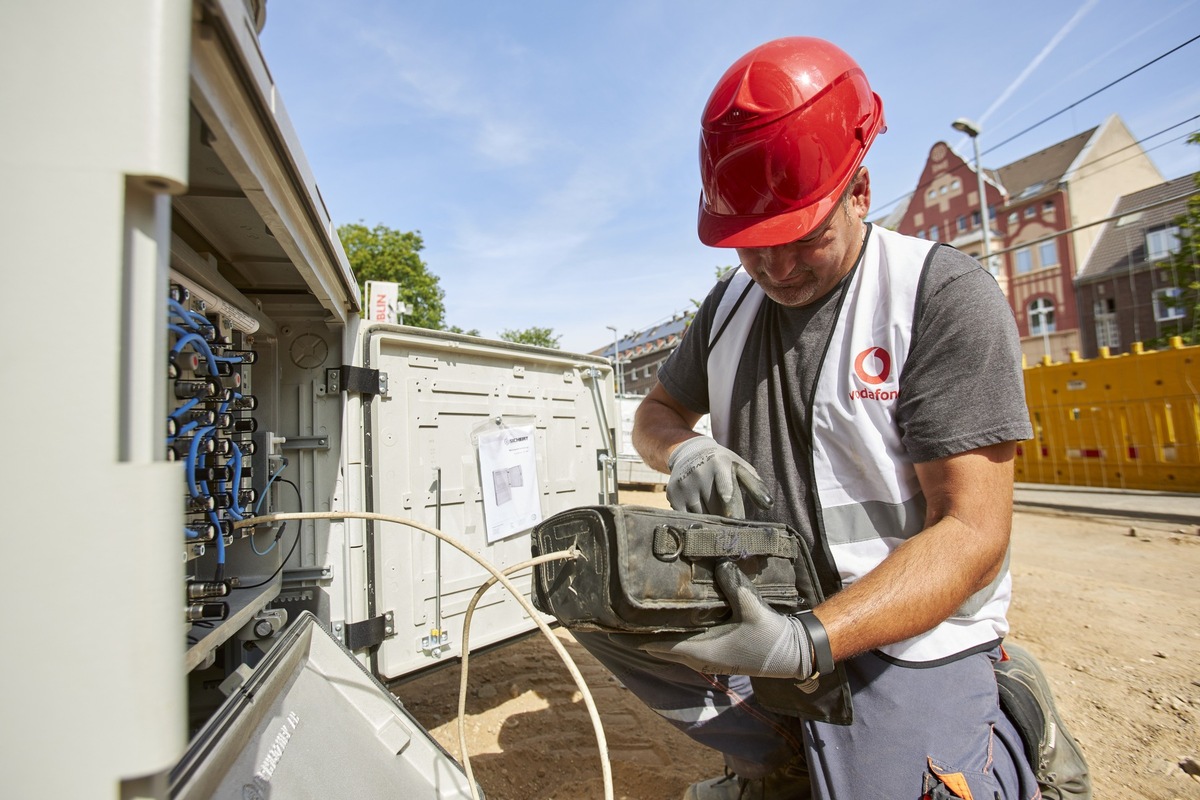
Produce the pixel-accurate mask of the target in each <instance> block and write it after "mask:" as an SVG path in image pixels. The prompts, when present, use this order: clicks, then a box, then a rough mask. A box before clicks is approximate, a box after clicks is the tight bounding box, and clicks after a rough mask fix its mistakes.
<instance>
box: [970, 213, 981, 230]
mask: <svg viewBox="0 0 1200 800" xmlns="http://www.w3.org/2000/svg"><path fill="white" fill-rule="evenodd" d="M971 227H972V228H978V227H979V212H978V211H972V212H971Z"/></svg>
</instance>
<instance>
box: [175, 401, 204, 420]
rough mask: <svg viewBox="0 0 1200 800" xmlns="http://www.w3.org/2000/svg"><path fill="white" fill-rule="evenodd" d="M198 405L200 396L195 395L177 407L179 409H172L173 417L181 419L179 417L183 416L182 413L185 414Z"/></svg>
mask: <svg viewBox="0 0 1200 800" xmlns="http://www.w3.org/2000/svg"><path fill="white" fill-rule="evenodd" d="M198 405H200V398H199V397H193V398H192V399H191V400H188V401H187V402H186V403H184V404H183V405H181V406H180V407H179V408H177V409H175V410H174V411H172V412H171V419H179V417H181V416H182V415H184V414H186V413H187V412H189V411H191V410H192V409H193V408H195V407H196V406H198Z"/></svg>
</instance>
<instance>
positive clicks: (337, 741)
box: [170, 612, 482, 800]
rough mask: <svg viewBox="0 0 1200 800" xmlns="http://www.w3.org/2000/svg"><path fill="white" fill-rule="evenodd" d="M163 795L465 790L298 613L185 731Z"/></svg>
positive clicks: (461, 778) (414, 725) (355, 666)
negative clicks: (197, 726) (211, 710)
mask: <svg viewBox="0 0 1200 800" xmlns="http://www.w3.org/2000/svg"><path fill="white" fill-rule="evenodd" d="M234 677H236V676H234ZM170 796H171V797H173V798H180V800H200V798H204V800H209V798H215V799H216V800H268V798H276V799H278V800H282V798H287V800H307V799H308V798H313V800H318V799H319V800H327V799H328V798H331V797H354V798H364V799H365V798H396V797H403V798H412V800H444V799H445V798H469V797H470V796H471V792H470V788H469V785H468V782H467V777H466V774H465V773H464V772H463V770H462V768H461V767H460V766H459V764H458V763H457V762H456V761H455V760H454V759H453V758H452V757H451V756H450V754H449V753H447V752H446V751H445V750H443V749H442V748H441V747H440V746H438V744H437V743H436V742H434V741H433V739H432V738H430V736H429V734H428V733H427V732H426V731H425V729H424V728H422V727H421V725H420V724H419V723H418V722H417V721H416V720H415V719H413V718H412V716H410V715H409V713H408V711H407V710H405V708H404V707H403V706H402V705H401V704H400V703H399V702H398V701H397V700H396V699H395V698H394V697H393V696H392V695H391V694H390V693H389V692H388V691H387V690H386V689H385V688H384V687H383V686H382V685H381V684H380V683H379V681H377V680H376V679H375V678H374V677H372V676H371V675H370V674H368V673H367V671H366V670H365V669H364V668H363V666H362V665H361V664H360V663H359V662H358V661H357V660H355V659H354V657H353V656H351V654H350V653H349V652H348V651H347V650H346V649H345V648H344V647H342V645H341V644H340V643H339V642H337V641H336V640H335V639H334V638H333V637H332V636H330V635H329V633H328V631H326V630H325V628H323V627H322V626H321V625H320V624H319V623H318V622H317V620H316V618H315V617H314V616H313V615H312V614H310V613H308V612H304V613H303V614H301V615H300V617H298V618H297V619H296V620H295V621H294V622H293V624H292V625H291V626H290V627H289V628H288V629H287V633H286V634H285V635H284V636H283V638H282V639H281V640H280V641H279V642H278V643H277V644H276V645H275V646H274V647H273V648H271V651H270V653H269V654H268V655H267V656H266V657H265V658H264V659H263V660H262V661H261V662H260V663H259V664H258V666H257V667H256V668H255V669H254V670H253V672H252V673H250V674H249V677H247V678H246V680H245V681H244V682H243V683H242V684H241V685H240V686H235V687H233V688H231V690H230V694H229V698H228V699H227V700H226V701H225V703H224V704H223V705H222V706H221V708H220V709H219V710H218V711H217V713H215V714H214V715H213V716H212V717H211V718H210V719H209V720H208V722H207V723H206V724H205V726H204V728H203V729H202V730H201V731H200V732H199V733H198V734H197V735H196V736H195V737H194V738H193V740H192V743H191V745H190V746H189V748H188V751H187V753H186V754H185V755H184V757H183V759H182V760H180V762H179V764H178V765H177V766H176V767H175V769H174V770H173V771H172V773H171V795H170ZM481 796H482V795H481Z"/></svg>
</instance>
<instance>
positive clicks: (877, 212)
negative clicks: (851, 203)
mask: <svg viewBox="0 0 1200 800" xmlns="http://www.w3.org/2000/svg"><path fill="white" fill-rule="evenodd" d="M1198 119H1200V114H1196V115H1195V116H1192V117H1188V118H1187V119H1185V120H1182V121H1180V122H1176V123H1175V124H1174V125H1168V126H1167V127H1165V128H1163V129H1162V130H1160V131H1156V132H1155V133H1152V134H1150V135H1149V136H1143V137H1142V138H1141V139H1138V140H1137V141H1135V142H1133V143H1132V144H1127V145H1125V146H1124V147H1121V148H1118V149H1116V150H1114V151H1112V152H1111V153H1107V154H1105V155H1103V156H1101V157H1100V158H1098V159H1096V163H1099V162H1102V161H1104V160H1106V159H1109V158H1112V157H1113V156H1115V155H1117V154H1118V153H1121V152H1124V151H1125V150H1129V149H1130V148H1133V147H1137V146H1139V145H1141V144H1144V143H1145V142H1148V141H1150V140H1151V139H1155V138H1157V137H1159V136H1162V135H1163V134H1164V133H1166V132H1168V131H1171V130H1174V129H1175V128H1178V127H1180V126H1181V125H1186V124H1188V123H1189V122H1194V121H1196V120H1198ZM1190 135H1191V134H1190V133H1185V134H1183V135H1181V136H1176V137H1173V138H1171V139H1168V140H1167V141H1165V142H1162V143H1160V144H1157V145H1155V146H1154V147H1150V148H1144V149H1143V150H1142V152H1141V153H1135V154H1133V155H1131V156H1129V157H1128V158H1124V159H1122V160H1120V161H1117V162H1115V163H1112V164H1108V165H1106V166H1103V167H1101V168H1100V169H1098V170H1096V172H1103V171H1104V170H1106V169H1111V168H1112V167H1116V166H1119V165H1121V164H1124V163H1125V162H1126V161H1130V160H1132V159H1134V158H1137V157H1138V156H1139V155H1145V154H1147V153H1150V152H1151V151H1153V150H1157V149H1158V148H1160V147H1165V146H1166V145H1168V144H1171V143H1173V142H1177V141H1179V140H1180V139H1186V138H1187V137H1188V136H1190ZM966 167H970V163H969V162H967V161H966V160H965V159H964V161H963V164H962V165H961V166H958V167H955V168H954V169H952V170H950V171H949V172H947V173H945V174H947V175H953V174H954V173H956V172H959V171H961V170H962V169H964V168H966ZM993 171H994V170H993ZM1093 174H1094V173H1093ZM930 183H931V182H926V183H922V184H919V185H918V186H917V187H916V188H915V189H913V191H912V192H911V193H909V192H906V193H905V194H902V195H900V196H899V197H897V198H896V199H894V200H890V201H888V202H887V203H884V204H883V205H879V206H874V207H873V208H872V209H871V210H872V221H878V220H880V219H882V218H883V217H885V216H887V215H886V214H884V213H882V211H883V209H887V208H890V207H891V206H894V205H895V204H896V203H899V202H900V201H901V200H903V199H905V198H906V197H909V196H911V195H915V194H916V193H917V192H920V191H921V190H922V189H924V188H925V187H926V186H929V185H930ZM993 185H995V184H993Z"/></svg>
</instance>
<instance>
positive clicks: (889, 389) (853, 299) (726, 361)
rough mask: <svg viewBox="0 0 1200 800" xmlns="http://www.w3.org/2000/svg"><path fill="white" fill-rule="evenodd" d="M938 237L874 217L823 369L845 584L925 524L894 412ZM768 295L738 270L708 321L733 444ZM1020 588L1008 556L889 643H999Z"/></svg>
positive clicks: (832, 528)
mask: <svg viewBox="0 0 1200 800" xmlns="http://www.w3.org/2000/svg"><path fill="white" fill-rule="evenodd" d="M934 246H935V245H934V243H932V242H928V241H924V240H921V239H914V238H911V237H908V236H902V235H900V234H897V233H894V232H892V231H889V230H886V229H883V228H880V227H878V226H872V229H871V231H870V235H869V236H868V237H867V242H866V247H865V251H864V253H863V255H862V260H861V261H860V263H859V265H858V269H857V270H855V272H854V274H853V276H852V277H851V279H850V281H849V283H848V284H847V286H846V289H845V295H844V297H843V298H842V299H841V305H840V307H839V309H838V315H837V320H836V321H835V323H834V326H833V332H832V335H831V337H830V340H829V347H828V348H827V350H826V353H825V358H824V361H823V362H822V364H821V368H820V372H819V373H818V378H817V386H816V393H815V401H814V407H813V408H812V409H811V410H810V419H811V420H812V443H811V444H812V452H813V479H814V482H815V487H816V492H817V497H816V500H817V509H818V515H819V517H820V519H819V520H818V522H819V525H820V533H819V534H818V535H823V536H824V538H825V541H826V542H827V543H828V546H829V551H830V554H831V555H832V557H833V560H834V564H835V566H836V568H837V571H838V575H839V577H840V578H841V581H842V585H843V586H848V585H850V584H851V583H853V582H854V581H856V580H858V579H859V578H861V577H862V576H863V575H865V574H867V573H868V572H870V571H871V570H872V569H873V568H874V567H875V566H877V565H878V564H879V563H880V562H881V561H883V559H884V558H886V557H887V555H888V554H889V553H891V552H892V550H894V549H896V547H898V546H899V545H900V544H901V543H902V542H903V541H905V540H906V539H909V538H911V537H912V536H915V535H916V534H917V533H919V532H920V531H921V530H922V529H923V528H924V525H925V497H924V495H923V494H922V492H921V487H920V484H919V483H918V481H917V473H916V470H915V468H914V467H913V464H912V462H911V461H910V459H909V457H908V454H907V453H906V452H905V450H904V447H903V445H902V444H901V441H900V430H899V428H898V426H897V425H896V423H895V411H896V406H897V402H898V401H897V398H898V395H899V387H900V374H901V372H902V371H903V368H904V364H905V361H906V360H907V359H908V349H909V344H910V342H911V339H912V326H913V316H914V310H915V306H916V300H917V291H918V288H919V286H920V284H921V276H922V274H923V272H924V267H925V264H926V260H927V258H928V257H929V255H930V253H931V250H932V249H933V247H934ZM764 296H765V295H764V293H763V291H762V289H760V288H759V287H758V285H757V284H755V283H754V282H753V281H751V280H750V277H749V276H748V275H747V274H746V272H745V270H744V269H741V270H739V271H738V272H737V273H736V274H735V275H734V276H733V277H732V278H731V279H730V284H729V286H728V287H727V289H726V291H725V294H724V296H723V297H722V299H721V303H720V304H719V305H718V307H717V311H716V315H715V317H714V320H713V326H712V329H711V331H710V335H709V342H710V352H709V358H708V365H707V366H708V386H709V388H708V392H709V413H710V415H711V420H712V431H713V438H714V439H716V440H717V441H718V442H720V443H721V444H723V445H726V446H729V444H730V442H731V441H732V437H731V435H730V427H731V417H732V414H731V403H732V398H733V383H734V379H735V377H736V374H737V368H738V363H739V361H740V360H741V355H742V350H743V348H744V346H745V343H746V340H747V338H748V336H749V333H750V329H751V328H752V327H753V324H754V320H755V318H756V317H757V316H758V309H759V308H760V307H761V305H762V301H763V297H764ZM714 340H715V344H713V342H714ZM743 455H745V454H743ZM1011 589H1012V579H1011V577H1010V575H1009V572H1008V564H1007V563H1005V565H1004V568H1003V569H1002V570H1001V574H1000V575H999V576H998V577H997V579H996V580H995V581H994V582H993V583H992V585H991V586H988V587H986V588H985V589H983V590H982V591H980V592H978V593H976V594H975V595H974V596H972V597H971V598H969V599H968V600H967V602H966V603H964V605H963V607H962V608H960V609H959V610H958V611H957V612H956V614H955V615H954V616H953V617H951V618H950V619H948V620H946V621H945V622H943V623H942V624H940V625H938V626H937V627H935V628H934V629H933V630H931V631H928V632H926V633H923V634H920V635H918V636H914V637H913V638H911V639H907V640H905V641H903V642H898V643H896V644H892V645H888V646H886V647H883V648H880V649H881V650H882V652H883V653H884V654H886V655H888V656H890V657H892V658H894V659H897V660H900V661H907V662H930V661H938V660H941V659H945V658H949V657H952V656H955V655H958V654H960V653H964V652H967V651H971V650H972V649H975V648H979V647H981V646H984V645H986V644H989V643H992V642H995V641H996V640H998V639H1000V638H1002V637H1003V636H1004V635H1005V634H1006V633H1007V632H1008V622H1007V620H1006V617H1005V614H1006V612H1007V610H1008V604H1009V599H1010V597H1011Z"/></svg>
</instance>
